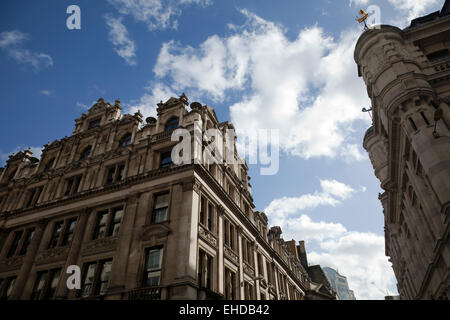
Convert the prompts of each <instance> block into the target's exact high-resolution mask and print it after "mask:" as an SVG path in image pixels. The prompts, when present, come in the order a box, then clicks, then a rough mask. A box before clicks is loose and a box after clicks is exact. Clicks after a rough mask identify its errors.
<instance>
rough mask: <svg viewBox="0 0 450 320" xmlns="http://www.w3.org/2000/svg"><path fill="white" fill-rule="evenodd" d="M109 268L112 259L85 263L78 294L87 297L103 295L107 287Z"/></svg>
mask: <svg viewBox="0 0 450 320" xmlns="http://www.w3.org/2000/svg"><path fill="white" fill-rule="evenodd" d="M111 268H112V260H104V261H99V262H91V263H87V264H85V265H84V272H83V280H82V283H81V290H80V296H81V297H82V298H87V297H90V296H99V295H100V296H102V295H105V294H106V293H107V291H108V287H109V277H110V274H111Z"/></svg>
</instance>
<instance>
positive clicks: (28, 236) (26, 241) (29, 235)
mask: <svg viewBox="0 0 450 320" xmlns="http://www.w3.org/2000/svg"><path fill="white" fill-rule="evenodd" d="M33 236H34V228H31V229H28V230H27V231H26V234H25V239H24V241H23V243H22V248H21V249H20V252H19V255H20V256H24V255H25V254H26V253H27V250H28V247H29V246H30V243H31V240H33Z"/></svg>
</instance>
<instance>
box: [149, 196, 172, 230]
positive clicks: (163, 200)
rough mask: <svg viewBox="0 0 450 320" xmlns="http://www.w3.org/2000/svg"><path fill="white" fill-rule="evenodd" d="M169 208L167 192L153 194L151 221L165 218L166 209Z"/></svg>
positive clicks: (159, 220) (155, 221)
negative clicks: (153, 202)
mask: <svg viewBox="0 0 450 320" xmlns="http://www.w3.org/2000/svg"><path fill="white" fill-rule="evenodd" d="M168 208H169V193H168V192H166V193H163V194H159V195H156V196H155V205H154V207H153V211H152V217H151V223H159V222H163V221H166V220H167V209H168Z"/></svg>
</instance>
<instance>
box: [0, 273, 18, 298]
mask: <svg viewBox="0 0 450 320" xmlns="http://www.w3.org/2000/svg"><path fill="white" fill-rule="evenodd" d="M15 284H16V277H10V278H6V279H4V280H3V281H1V283H0V300H4V299H8V298H9V297H10V296H11V293H12V291H13V290H14V286H15Z"/></svg>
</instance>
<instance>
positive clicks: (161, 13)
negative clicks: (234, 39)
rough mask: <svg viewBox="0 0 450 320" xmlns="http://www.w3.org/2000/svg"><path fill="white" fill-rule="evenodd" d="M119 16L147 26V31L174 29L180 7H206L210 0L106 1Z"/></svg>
mask: <svg viewBox="0 0 450 320" xmlns="http://www.w3.org/2000/svg"><path fill="white" fill-rule="evenodd" d="M108 2H109V3H110V4H112V5H113V6H114V7H115V8H116V9H117V10H118V11H119V13H120V14H122V15H131V16H132V17H133V18H134V20H136V21H138V22H143V23H145V24H147V26H148V28H149V30H151V31H154V30H158V29H160V30H162V29H176V28H177V27H178V20H177V18H178V17H179V16H180V14H181V12H182V5H189V4H197V5H201V6H207V5H209V4H210V3H211V1H210V0H181V1H176V0H168V1H167V0H164V1H163V0H108Z"/></svg>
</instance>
